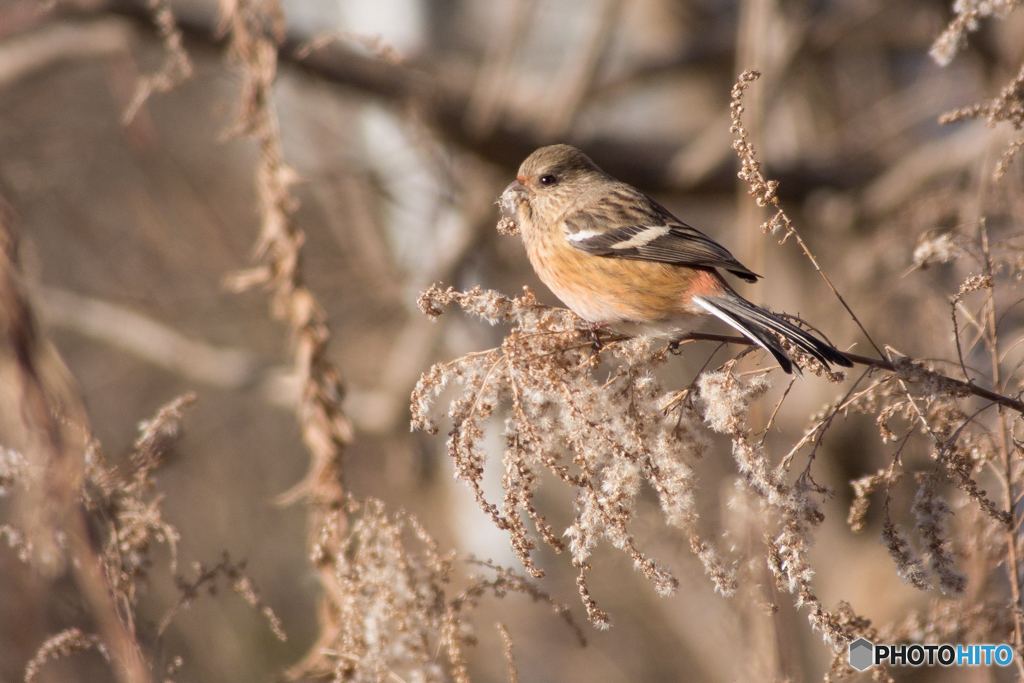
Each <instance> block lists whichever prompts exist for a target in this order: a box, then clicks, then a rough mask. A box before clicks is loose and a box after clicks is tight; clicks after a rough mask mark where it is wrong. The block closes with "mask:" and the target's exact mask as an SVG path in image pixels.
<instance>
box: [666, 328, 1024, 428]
mask: <svg viewBox="0 0 1024 683" xmlns="http://www.w3.org/2000/svg"><path fill="white" fill-rule="evenodd" d="M689 340H693V341H713V342H721V343H723V344H744V345H746V346H750V345H751V344H753V343H754V342H752V341H750V340H749V339H747V338H746V337H737V336H733V335H726V334H705V333H703V332H691V333H689V334H687V335H685V336H684V337H683V338H682V340H681V341H689ZM843 355H844V356H846V357H847V358H849V359H850V360H851V361H853V362H854V363H856V364H858V365H868V366H871V367H875V368H880V369H882V370H888V371H889V372H899V370H900V369H899V368H898V367H897V366H896V364H894V363H893V362H892V361H888V360H884V359H881V358H871V357H870V356H860V355H857V354H856V353H845V352H843ZM906 360H907V361H910V359H909V358H908V359H906ZM929 372H931V373H934V375H935V377H937V378H938V379H940V380H941V381H942V382H949V383H950V385H952V386H955V387H956V388H957V389H959V390H961V391H963V392H964V393H969V394H973V395H975V396H978V397H980V398H984V399H986V400H989V401H992V402H993V403H997V404H999V405H1001V406H1003V407H1006V408H1009V409H1010V410H1015V411H1017V412H1018V413H1021V414H1024V401H1021V400H1019V399H1016V398H1012V397H1010V396H1005V395H1003V394H997V393H996V392H994V391H991V390H989V389H985V388H982V387H979V386H978V385H977V384H974V383H973V382H964V381H963V380H959V379H953V378H952V377H949V376H948V375H944V374H942V373H940V372H935V371H934V370H929ZM904 379H905V380H906V381H912V380H911V379H909V378H904Z"/></svg>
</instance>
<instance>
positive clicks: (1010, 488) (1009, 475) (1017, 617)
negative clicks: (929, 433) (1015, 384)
mask: <svg viewBox="0 0 1024 683" xmlns="http://www.w3.org/2000/svg"><path fill="white" fill-rule="evenodd" d="M979 232H980V233H981V249H982V254H983V255H984V260H983V262H982V263H983V267H984V271H983V272H984V276H985V277H987V278H989V280H991V278H992V257H991V252H990V251H989V243H988V226H987V224H986V222H985V219H984V218H982V219H981V223H980V230H979ZM985 295H986V299H987V302H986V303H987V305H986V308H987V310H986V316H985V318H986V319H985V324H986V328H987V329H986V332H987V336H988V338H989V349H990V353H991V357H992V384H993V386H995V387H996V388H997V389H1002V386H1003V382H1002V374H1001V372H1002V371H1001V368H1000V362H999V361H1000V359H999V335H998V334H997V332H998V330H997V324H996V303H995V289H994V288H993V287H988V288H986V289H985ZM998 411H999V412H998V416H997V420H998V425H999V438H998V440H997V441H996V444H997V447H998V449H999V460H1000V463H1001V464H1002V472H1001V475H1002V476H1003V477H1004V479H1005V482H1006V484H1005V486H1004V487H1003V491H1004V496H1005V499H1004V504H1005V507H1006V512H1007V514H1008V515H1010V525H1009V528H1008V529H1007V530H1006V532H1005V533H1006V572H1007V574H1008V575H1009V576H1008V577H1007V578H1008V580H1009V584H1010V596H1011V598H1012V600H1013V606H1012V610H1011V613H1012V614H1013V644H1014V649H1015V650H1016V652H1017V655H1018V656H1017V657H1015V658H1014V659H1015V660H1016V662H1017V671H1018V673H1019V674H1020V676H1021V677H1022V678H1024V661H1022V660H1021V655H1022V654H1024V625H1022V623H1021V619H1022V615H1021V590H1020V580H1021V575H1020V559H1019V558H1018V557H1017V533H1018V529H1017V526H1018V520H1017V506H1016V505H1014V500H1013V499H1014V491H1015V490H1017V489H1018V488H1019V487H1020V486H1019V482H1016V481H1015V477H1014V473H1013V462H1012V459H1011V455H1010V452H1011V449H1010V445H1009V443H1008V432H1007V425H1006V411H1005V410H1003V407H1002V406H999V408H998Z"/></svg>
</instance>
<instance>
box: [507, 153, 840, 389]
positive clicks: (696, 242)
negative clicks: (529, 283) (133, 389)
mask: <svg viewBox="0 0 1024 683" xmlns="http://www.w3.org/2000/svg"><path fill="white" fill-rule="evenodd" d="M500 204H501V208H502V211H503V213H504V214H505V215H506V216H507V217H509V218H511V219H512V220H514V221H515V222H516V223H518V225H519V229H520V232H521V233H522V236H523V242H524V243H525V244H526V253H527V254H528V255H529V257H530V263H531V264H532V265H533V269H534V270H535V271H537V275H538V276H540V279H541V281H543V282H544V284H546V285H547V286H548V287H550V288H551V291H552V292H554V293H555V295H556V296H558V298H559V299H561V300H562V301H563V302H564V303H565V304H566V305H567V306H568V307H569V308H570V309H572V310H573V312H575V313H576V314H577V315H578V316H580V317H581V318H583V319H584V320H586V321H588V322H590V323H592V324H594V325H608V326H610V327H613V328H615V329H618V330H621V331H624V332H627V333H642V334H653V335H656V336H661V337H668V338H676V339H678V338H679V337H680V336H681V335H682V334H684V333H685V332H686V331H688V330H689V329H690V328H691V327H692V320H690V319H691V318H693V317H694V316H699V315H709V314H710V315H713V316H716V317H718V318H721V319H722V320H724V321H725V322H726V323H728V324H729V325H731V326H732V327H734V328H736V329H737V330H739V331H740V332H741V333H743V334H744V335H746V336H747V337H749V338H750V339H751V340H752V341H754V342H755V343H756V344H758V345H760V346H762V347H763V348H764V349H765V350H767V351H768V352H769V353H771V354H772V355H773V356H774V357H775V360H777V361H778V362H779V365H781V366H782V369H783V370H784V371H786V372H787V373H791V372H792V371H793V363H792V360H791V359H790V357H789V355H788V354H787V353H786V351H785V350H784V349H783V348H782V346H781V345H780V344H779V341H778V339H777V338H776V337H775V335H779V336H781V337H782V338H783V339H785V340H786V341H788V342H789V343H791V344H793V345H795V346H797V347H799V348H800V349H802V350H803V351H806V352H807V353H809V354H810V355H812V356H814V357H815V358H817V359H818V360H819V361H821V362H822V363H824V364H825V365H826V366H827V365H828V364H829V363H834V364H836V365H842V366H845V367H852V365H853V363H851V362H850V360H849V359H847V358H846V357H845V356H843V354H842V353H840V352H839V351H837V350H836V349H835V348H833V347H832V346H829V345H828V344H826V343H825V342H823V341H821V340H820V339H817V338H815V337H814V336H812V335H810V334H808V333H807V332H805V331H804V330H801V329H800V328H798V327H796V326H795V325H792V324H790V323H788V322H786V321H785V320H782V319H781V318H779V317H777V316H775V315H774V314H772V313H770V312H769V311H766V310H765V309H763V308H760V307H758V306H755V305H754V304H752V303H750V302H749V301H747V300H746V299H744V298H743V297H741V296H740V295H739V294H737V293H736V292H735V291H733V289H732V287H730V286H729V285H728V283H726V281H725V280H724V279H723V277H722V276H721V275H720V274H719V272H718V269H719V268H721V269H723V270H726V271H728V272H730V273H732V274H733V275H735V276H736V277H739V278H741V279H743V280H746V281H747V282H756V281H757V279H758V278H759V277H761V276H760V275H758V274H756V273H754V272H752V271H751V270H750V269H748V268H747V267H746V266H744V265H743V264H741V263H740V262H739V261H737V260H736V259H735V258H733V255H732V254H730V253H729V251H728V250H726V249H725V248H724V247H723V246H721V245H720V244H718V243H717V242H715V241H714V240H713V239H711V238H710V237H708V236H707V235H705V234H704V233H702V232H700V231H698V230H695V229H693V228H691V227H690V226H689V225H687V224H685V223H683V222H682V221H680V220H679V219H677V218H676V217H675V216H673V215H672V214H671V213H669V211H668V210H667V209H666V208H665V207H663V206H662V205H661V204H659V203H658V202H656V201H654V200H653V199H651V198H650V197H648V196H647V195H646V194H644V193H643V192H641V191H640V190H637V189H636V188H635V187H632V186H631V185H627V184H626V183H623V182H620V181H618V180H616V179H615V178H612V177H611V176H609V175H608V174H607V173H605V172H604V171H602V170H601V169H600V168H598V167H597V165H596V164H594V162H593V161H591V160H590V158H589V157H588V156H587V155H585V154H584V153H583V152H581V151H579V150H578V149H576V148H575V147H571V146H569V145H552V146H550V147H541V148H540V149H538V150H537V151H536V152H534V153H533V154H531V155H530V156H529V157H527V159H526V161H524V162H523V164H522V166H520V167H519V174H518V175H517V176H516V180H515V182H513V183H511V184H510V185H509V186H508V187H507V188H505V191H504V193H502V195H501V201H500Z"/></svg>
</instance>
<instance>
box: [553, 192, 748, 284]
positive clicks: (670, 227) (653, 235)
mask: <svg viewBox="0 0 1024 683" xmlns="http://www.w3.org/2000/svg"><path fill="white" fill-rule="evenodd" d="M630 189H632V188H630ZM634 192H636V196H630V197H626V196H616V195H612V196H610V197H609V200H602V201H600V202H597V203H595V204H594V205H592V208H580V209H577V210H576V211H573V212H572V213H571V214H569V215H568V216H566V217H565V228H566V233H565V239H566V241H567V242H569V244H571V245H572V246H574V247H576V248H577V249H580V250H582V251H585V252H587V253H590V254H594V255H597V256H609V257H617V258H624V259H633V260H638V261H661V262H663V263H672V264H675V265H681V266H705V267H708V268H722V269H724V270H727V271H729V272H730V273H732V274H733V275H736V276H737V277H739V278H742V279H743V280H746V281H747V282H756V281H757V279H758V278H759V277H761V276H760V275H758V274H757V273H754V272H753V271H751V270H750V269H749V268H747V267H746V266H744V265H743V264H742V263H740V262H739V261H737V260H736V259H735V258H734V257H733V255H732V254H730V253H729V250H728V249H726V248H725V247H723V246H722V245H720V244H719V243H718V242H716V241H714V240H713V239H711V238H710V237H708V236H707V235H705V234H704V233H702V232H700V231H699V230H696V229H695V228H691V227H690V226H689V225H686V224H685V223H683V222H682V221H679V220H677V219H676V218H675V217H674V216H673V215H672V214H671V213H669V212H668V210H667V209H665V208H664V207H662V206H661V205H660V204H658V203H657V202H655V201H654V200H653V199H651V198H650V197H647V195H644V194H642V193H640V192H639V191H634ZM630 194H632V193H630ZM624 200H632V201H624Z"/></svg>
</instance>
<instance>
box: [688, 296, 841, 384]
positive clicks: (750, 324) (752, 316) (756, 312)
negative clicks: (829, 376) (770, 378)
mask: <svg viewBox="0 0 1024 683" xmlns="http://www.w3.org/2000/svg"><path fill="white" fill-rule="evenodd" d="M693 301H694V303H696V304H699V305H700V306H701V307H703V308H704V309H705V310H707V312H708V313H711V314H712V315H714V316H716V317H718V318H721V319H722V320H724V321H725V322H726V323H727V324H729V325H730V326H732V327H734V328H736V329H737V330H739V331H740V332H742V333H743V334H744V335H746V336H747V337H749V338H750V339H751V340H752V341H754V342H755V343H756V344H757V345H758V346H761V347H763V348H764V349H765V350H766V351H768V353H770V354H772V355H773V356H775V360H777V361H778V362H779V365H781V366H782V369H783V370H784V371H785V372H787V373H792V372H793V361H792V359H791V358H790V357H789V354H787V353H786V351H785V349H783V348H782V346H781V345H780V344H779V342H778V340H777V339H776V338H775V335H776V334H777V335H779V336H780V337H782V338H783V339H785V340H786V341H788V342H789V343H791V344H793V345H794V346H796V347H798V348H799V349H801V350H802V351H806V352H807V353H809V354H810V355H812V356H814V357H815V358H817V359H818V360H819V361H821V363H822V364H823V365H825V366H826V367H828V365H829V364H830V363H835V364H836V365H842V366H843V367H847V368H851V367H853V363H852V362H850V359H849V358H847V357H846V356H844V355H843V354H842V353H840V352H839V351H838V350H837V349H835V348H833V347H832V346H830V345H828V344H826V343H825V342H823V341H821V340H820V339H818V338H817V337H814V336H812V335H811V334H809V333H807V332H805V331H804V330H801V329H800V328H799V327H797V326H796V325H793V324H791V323H788V322H786V321H785V320H783V319H782V318H779V317H777V316H776V315H775V314H773V313H770V312H768V311H766V310H765V309H763V308H761V307H759V306H755V305H754V304H752V303H750V302H749V301H747V300H746V299H744V298H743V297H741V296H740V295H739V294H737V293H736V292H733V291H731V290H726V291H724V292H722V293H721V294H717V295H715V296H706V297H703V296H702V297H694V298H693Z"/></svg>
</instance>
